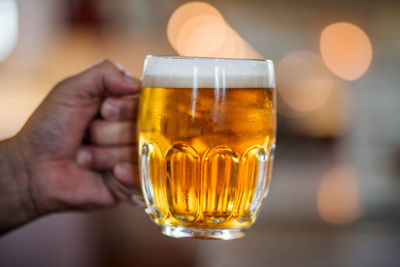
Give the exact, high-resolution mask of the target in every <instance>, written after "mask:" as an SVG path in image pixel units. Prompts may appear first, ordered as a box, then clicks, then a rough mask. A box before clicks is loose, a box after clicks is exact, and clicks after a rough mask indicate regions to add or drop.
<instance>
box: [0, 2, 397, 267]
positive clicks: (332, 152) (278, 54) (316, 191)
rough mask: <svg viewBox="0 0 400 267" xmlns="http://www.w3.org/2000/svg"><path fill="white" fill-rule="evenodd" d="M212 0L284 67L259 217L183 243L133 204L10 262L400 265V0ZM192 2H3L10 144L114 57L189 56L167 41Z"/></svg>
mask: <svg viewBox="0 0 400 267" xmlns="http://www.w3.org/2000/svg"><path fill="white" fill-rule="evenodd" d="M206 2H207V3H209V4H211V5H212V6H214V7H215V8H216V9H217V10H219V12H220V13H221V14H222V16H223V18H224V19H225V22H226V23H228V24H229V25H230V26H231V27H232V29H234V31H235V32H236V33H237V34H238V35H240V36H241V38H242V39H240V40H241V42H242V41H243V40H246V41H247V42H248V44H246V46H248V47H250V45H249V44H251V45H252V48H251V47H250V48H248V49H247V50H243V51H250V50H251V51H253V52H250V54H249V55H250V56H249V57H258V56H259V55H263V56H264V57H266V58H269V59H272V60H273V61H274V63H275V67H276V79H277V91H278V97H277V98H278V139H277V140H278V141H277V151H276V155H275V165H274V172H273V179H272V186H271V189H270V194H269V196H268V198H267V199H265V201H264V204H263V206H262V210H261V214H260V216H259V218H258V220H257V221H256V223H255V225H254V226H253V227H252V228H251V229H250V230H249V231H248V232H247V234H246V236H245V237H244V238H242V239H238V240H234V241H201V240H178V239H171V238H167V237H164V236H162V235H161V233H160V232H159V229H158V228H157V227H156V226H155V225H154V224H153V223H151V221H150V219H149V218H148V217H147V215H146V214H145V213H144V212H143V211H141V210H138V209H134V208H132V207H130V206H128V205H124V204H122V205H120V206H119V207H118V208H115V209H110V210H103V211H96V212H91V213H66V214H57V215H51V216H47V217H44V218H41V219H39V220H37V221H35V222H34V223H31V224H29V225H27V226H25V227H23V228H21V229H18V230H16V231H13V232H11V233H9V234H7V235H5V236H2V237H0V266H61V267H62V266H85V267H91V266H104V267H108V266H195V267H202V266H208V267H212V266H400V254H399V253H398V251H399V248H400V227H399V225H400V167H399V166H400V119H399V118H398V117H397V116H398V114H400V105H399V102H400V88H399V84H400V75H399V68H400V16H399V14H400V2H399V1H388V0H370V1H361V0H336V1H317V0H303V1H295V0H280V1H263V0H247V1H240V0H230V1H226V0H225V1H223V0H215V1H206ZM185 3H189V1H180V0H163V1H160V0H158V1H157V0H147V1H144V0H115V1H108V0H58V1H53V0H35V1H31V0H18V1H15V0H0V139H5V138H8V137H10V136H12V135H14V134H15V133H16V132H17V131H18V130H19V129H20V128H21V127H22V126H23V124H24V122H25V121H26V120H27V118H28V117H29V115H30V114H31V113H32V112H33V110H34V109H35V108H36V107H37V106H38V105H39V103H40V102H41V100H42V99H43V98H44V97H45V96H46V94H47V93H48V92H49V90H50V89H51V88H52V86H53V85H54V84H55V83H57V82H58V81H59V80H60V79H63V78H64V77H66V76H69V75H72V74H74V73H76V72H79V71H81V70H82V69H83V68H86V67H87V66H88V65H91V64H93V63H94V62H96V61H98V60H100V59H102V58H111V59H114V60H116V61H118V62H119V63H121V64H122V65H123V66H124V67H125V68H126V69H128V70H129V71H130V72H131V73H132V74H133V75H135V76H138V77H140V76H141V70H142V65H143V60H144V58H145V56H146V55H148V54H154V55H177V54H178V53H179V54H183V55H185V53H186V54H190V53H191V52H190V51H189V52H188V50H187V49H186V50H185V51H180V50H179V47H178V48H176V46H174V40H173V39H171V37H170V36H169V37H170V38H168V37H167V25H168V21H169V19H170V18H171V16H173V14H174V11H176V10H177V9H178V8H179V7H180V6H181V5H183V4H185ZM189 32H192V31H189ZM200 32H201V31H200ZM203 32H204V31H203ZM214 34H215V32H214ZM203 35H204V36H202V35H200V37H204V40H209V44H210V45H212V44H213V42H212V40H213V35H212V33H210V35H207V31H206V32H205V33H203ZM193 38H194V37H193ZM207 38H208V39H207ZM192 41H193V40H192ZM222 43H223V42H222ZM225 45H226V44H225ZM173 47H175V49H176V50H174V48H173ZM220 48H221V47H220ZM222 48H224V47H222ZM222 50H224V51H227V49H222ZM216 51H218V50H216ZM254 51H257V52H258V53H256V52H254ZM236 53H239V52H237V51H236ZM243 53H244V52H243ZM235 55H236V56H237V57H240V56H238V55H239V54H235V51H233V52H232V54H231V55H230V56H232V57H233V56H235ZM243 55H244V56H246V55H248V54H243ZM216 56H218V54H216ZM221 56H223V55H221ZM228 56H229V55H228Z"/></svg>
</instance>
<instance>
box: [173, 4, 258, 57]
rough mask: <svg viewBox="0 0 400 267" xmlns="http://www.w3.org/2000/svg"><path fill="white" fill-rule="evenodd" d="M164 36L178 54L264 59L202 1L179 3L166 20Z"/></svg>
mask: <svg viewBox="0 0 400 267" xmlns="http://www.w3.org/2000/svg"><path fill="white" fill-rule="evenodd" d="M167 36H168V40H169V42H170V44H171V46H172V47H173V48H174V49H175V50H176V52H177V53H178V54H179V55H181V56H197V57H224V58H252V59H262V58H263V57H262V56H261V55H260V54H259V53H257V52H256V51H255V49H254V48H253V47H252V46H251V45H250V44H249V43H247V42H246V41H245V40H243V38H242V37H240V36H239V34H237V32H236V31H235V30H233V29H232V27H231V26H230V25H229V24H228V23H227V22H226V21H225V19H224V18H223V16H222V15H221V13H220V12H219V11H218V10H217V9H216V8H215V7H213V6H212V5H210V4H207V3H204V2H190V3H186V4H184V5H182V6H180V7H179V8H178V9H177V10H176V11H175V12H174V13H173V14H172V15H171V17H170V19H169V22H168V26H167Z"/></svg>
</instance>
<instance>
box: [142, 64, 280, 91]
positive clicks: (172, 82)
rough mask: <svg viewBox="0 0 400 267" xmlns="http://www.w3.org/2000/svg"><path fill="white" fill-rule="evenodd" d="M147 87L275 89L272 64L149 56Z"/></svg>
mask: <svg viewBox="0 0 400 267" xmlns="http://www.w3.org/2000/svg"><path fill="white" fill-rule="evenodd" d="M142 86H143V87H153V88H156V87H157V88H275V79H274V68H273V64H272V61H271V60H249V59H226V58H194V57H159V56H147V57H146V60H145V63H144V67H143V76H142Z"/></svg>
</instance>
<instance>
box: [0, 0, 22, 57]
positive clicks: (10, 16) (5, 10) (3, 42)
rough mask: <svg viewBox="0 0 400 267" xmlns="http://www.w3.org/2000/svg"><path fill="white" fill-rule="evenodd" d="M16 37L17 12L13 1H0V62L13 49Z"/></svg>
mask: <svg viewBox="0 0 400 267" xmlns="http://www.w3.org/2000/svg"><path fill="white" fill-rule="evenodd" d="M17 36H18V10H17V3H16V2H15V0H1V1H0V61H1V60H3V59H5V58H6V57H7V56H8V55H9V54H10V53H11V51H12V50H13V48H14V47H15V44H16V42H17Z"/></svg>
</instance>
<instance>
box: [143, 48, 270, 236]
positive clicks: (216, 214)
mask: <svg viewBox="0 0 400 267" xmlns="http://www.w3.org/2000/svg"><path fill="white" fill-rule="evenodd" d="M275 105H276V101H275V79H274V69H273V64H272V61H270V60H246V59H223V58H194V57H159V56H147V57H146V60H145V63H144V70H143V76H142V92H141V97H140V108H139V119H138V139H139V140H138V150H139V171H140V177H141V186H142V193H143V197H144V200H145V203H146V210H147V212H148V213H149V215H150V217H151V219H152V220H153V221H154V222H155V223H156V224H157V225H158V226H160V228H161V231H162V233H163V234H165V235H167V236H171V237H177V238H180V237H187V238H203V239H234V238H239V237H242V236H243V235H244V231H245V230H246V229H247V228H249V227H250V226H251V225H252V224H253V222H254V221H255V219H256V217H257V213H258V211H259V209H260V206H261V203H262V200H263V198H264V196H266V194H267V192H268V187H269V184H270V176H271V168H272V161H273V153H274V148H275V134H276V106H275Z"/></svg>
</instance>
